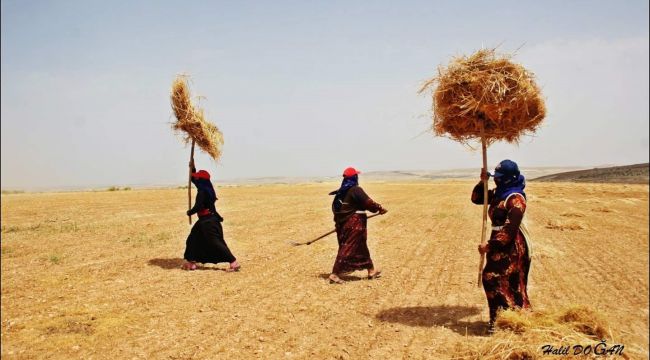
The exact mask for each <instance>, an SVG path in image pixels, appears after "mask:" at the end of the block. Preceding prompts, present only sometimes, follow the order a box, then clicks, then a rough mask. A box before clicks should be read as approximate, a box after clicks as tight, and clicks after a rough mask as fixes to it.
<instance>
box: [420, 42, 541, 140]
mask: <svg viewBox="0 0 650 360" xmlns="http://www.w3.org/2000/svg"><path fill="white" fill-rule="evenodd" d="M510 59H511V56H509V55H497V54H496V52H495V49H483V50H479V51H477V52H476V53H474V54H473V55H471V56H468V57H466V56H461V57H457V58H454V59H452V61H451V63H450V64H449V65H448V66H447V68H443V67H439V68H438V76H436V77H434V78H433V79H431V80H429V81H427V82H426V83H425V84H424V85H423V86H422V88H421V89H420V93H422V92H424V91H427V90H429V91H431V93H432V97H433V129H434V131H435V133H436V135H439V136H448V137H450V138H451V139H453V140H456V141H460V142H462V143H465V144H466V143H468V142H469V141H470V140H472V139H480V138H481V137H482V135H484V137H485V139H486V141H487V142H488V144H490V143H492V142H495V141H498V140H505V141H508V142H511V143H517V142H518V141H519V138H520V137H521V135H524V134H533V133H535V131H536V130H537V128H538V127H539V125H540V123H541V121H542V120H543V119H544V117H545V115H546V107H545V105H544V100H543V99H542V96H541V91H540V89H539V87H538V86H537V84H536V83H535V81H534V75H533V74H532V73H530V72H529V71H527V70H526V69H525V68H524V67H522V66H521V65H519V64H515V63H513V62H511V61H510Z"/></svg>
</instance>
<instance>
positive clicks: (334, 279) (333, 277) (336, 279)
mask: <svg viewBox="0 0 650 360" xmlns="http://www.w3.org/2000/svg"><path fill="white" fill-rule="evenodd" d="M328 279H329V281H330V284H339V285H340V284H345V281H343V280H342V279H341V278H340V277H338V276H336V275H333V274H332V275H330V277H329V278H328Z"/></svg>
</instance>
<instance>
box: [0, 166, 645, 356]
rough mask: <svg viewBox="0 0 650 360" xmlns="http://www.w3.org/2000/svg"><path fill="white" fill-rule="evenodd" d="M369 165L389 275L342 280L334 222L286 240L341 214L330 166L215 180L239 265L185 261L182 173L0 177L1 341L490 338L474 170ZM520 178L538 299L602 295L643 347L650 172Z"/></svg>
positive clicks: (301, 348) (47, 352)
mask: <svg viewBox="0 0 650 360" xmlns="http://www.w3.org/2000/svg"><path fill="white" fill-rule="evenodd" d="M361 182H362V184H361V185H362V186H363V187H364V189H366V191H367V192H368V193H369V194H370V196H371V197H373V198H374V199H375V200H376V201H378V202H380V203H382V204H383V205H384V206H385V207H386V208H387V209H389V212H388V214H386V215H385V216H382V217H377V218H374V219H371V220H369V246H370V250H371V254H372V255H373V259H374V261H375V263H376V264H377V265H378V266H379V267H381V268H382V269H383V270H384V277H383V278H381V279H378V280H372V281H369V280H365V279H362V275H363V274H362V273H355V274H353V275H352V276H351V277H350V278H349V280H350V281H348V282H347V283H346V284H344V285H330V284H328V282H327V281H326V280H325V277H326V276H327V274H328V272H329V271H330V270H331V266H332V264H333V261H334V258H335V254H336V240H335V237H333V236H331V237H328V238H325V239H323V240H321V241H319V242H316V243H314V244H313V245H310V246H299V247H292V246H290V245H289V242H290V241H306V240H309V239H310V238H313V237H316V236H318V235H320V234H321V233H324V232H326V231H328V230H330V229H331V228H332V225H333V224H332V220H331V214H330V211H329V205H330V201H331V197H329V196H328V195H327V192H328V191H331V190H333V189H335V188H336V187H337V185H338V184H334V183H327V184H300V185H264V186H239V187H235V186H233V187H224V188H219V189H218V190H217V191H218V193H219V197H220V200H219V201H218V202H217V208H218V209H219V210H220V212H221V213H222V215H223V216H224V218H225V222H224V230H225V235H226V241H227V242H228V244H229V246H230V247H231V249H232V250H233V253H234V254H235V256H237V257H238V258H239V260H240V261H241V263H242V271H241V272H239V273H227V272H225V271H223V269H224V268H225V264H219V265H217V266H214V265H208V266H205V267H204V268H202V269H200V270H197V271H193V272H185V271H182V270H180V265H181V261H182V260H181V257H182V254H183V249H184V244H185V237H186V236H187V234H188V232H189V225H188V223H187V217H186V216H185V215H184V212H185V209H186V205H187V195H186V190H182V189H170V190H132V191H114V192H78V193H42V194H11V195H2V353H1V355H2V358H3V359H5V358H6V359H38V358H48V359H50V358H53V359H75V358H79V359H81V358H82V359H132V358H133V359H217V358H219V359H225V358H227V357H230V356H234V357H237V358H261V359H304V358H318V359H321V358H322V359H329V358H335V359H366V358H373V359H388V358H390V359H411V358H413V359H450V358H461V357H463V356H469V355H467V354H469V353H470V351H469V349H472V348H477V347H481V346H483V347H485V346H488V347H489V346H491V342H493V341H495V340H494V338H493V337H487V336H485V334H484V327H485V324H486V320H487V316H488V314H487V305H486V301H485V299H484V294H483V291H482V289H479V288H477V287H476V276H477V267H478V260H479V257H478V252H477V250H476V245H477V243H478V238H479V235H480V230H481V222H480V219H481V211H482V210H481V207H480V206H474V205H472V204H471V203H470V201H469V196H470V191H471V188H472V186H473V184H474V182H470V181H436V182H429V183H381V182H375V183H364V182H363V178H362V179H361ZM527 192H528V194H529V205H528V206H529V208H528V211H527V213H526V218H527V219H528V223H529V225H530V229H531V232H532V233H533V235H534V237H535V239H534V240H535V243H534V256H533V265H532V270H531V275H530V287H529V294H530V297H531V301H532V304H533V306H534V308H535V309H537V310H544V311H546V310H548V311H551V310H554V309H558V308H562V307H566V306H570V305H585V306H588V307H590V308H592V309H595V310H597V311H598V312H600V313H601V314H602V315H603V316H604V317H605V318H606V320H607V322H608V324H609V333H610V336H611V338H608V339H607V342H608V343H609V344H614V343H616V344H623V345H624V346H625V354H626V355H627V358H630V359H640V358H641V359H643V358H647V357H648V327H649V325H648V305H649V304H648V186H647V185H622V184H617V185H606V184H569V183H535V182H533V183H530V184H529V186H528V188H527ZM357 275H358V277H357ZM508 336H517V335H515V334H512V335H508ZM500 338H503V334H501V337H500ZM530 345H531V346H532V348H533V349H539V348H540V347H541V346H542V345H544V344H535V343H534V344H530ZM553 345H557V346H560V345H570V344H566V343H564V344H563V343H562V341H561V339H560V340H557V341H556V342H554V343H553ZM537 355H539V356H538V357H540V358H541V357H542V356H541V350H540V351H538V354H537ZM500 356H501V357H503V356H505V355H504V354H501V355H495V356H494V357H495V358H499V357H500ZM470 357H471V356H470ZM549 358H554V359H557V358H559V357H558V356H552V357H549ZM582 358H585V357H582Z"/></svg>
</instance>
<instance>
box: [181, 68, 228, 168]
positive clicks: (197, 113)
mask: <svg viewBox="0 0 650 360" xmlns="http://www.w3.org/2000/svg"><path fill="white" fill-rule="evenodd" d="M187 82H188V77H187V76H186V75H178V76H177V77H176V79H175V80H174V83H173V84H172V93H171V103H172V109H173V110H174V115H176V122H175V123H174V124H173V125H172V128H173V129H174V130H175V131H182V132H184V133H185V137H184V140H185V142H186V143H189V142H190V141H191V140H194V141H195V142H196V144H197V145H199V147H200V148H201V149H203V151H205V152H206V153H208V154H209V155H210V156H211V157H212V158H213V159H214V160H218V159H219V158H220V157H221V147H222V146H223V135H222V134H221V131H219V129H218V128H217V127H216V126H215V125H214V124H212V123H210V122H208V121H207V120H206V119H205V115H204V114H203V110H202V109H200V108H197V107H195V106H194V105H192V102H191V100H190V90H189V86H188V83H187Z"/></svg>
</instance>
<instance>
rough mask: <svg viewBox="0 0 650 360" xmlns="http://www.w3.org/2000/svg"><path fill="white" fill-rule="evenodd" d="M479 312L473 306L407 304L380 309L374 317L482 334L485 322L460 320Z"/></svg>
mask: <svg viewBox="0 0 650 360" xmlns="http://www.w3.org/2000/svg"><path fill="white" fill-rule="evenodd" d="M480 312H481V309H479V308H478V307H473V306H446V305H441V306H409V307H396V308H390V309H386V310H382V311H381V312H379V313H378V314H377V315H376V318H377V319H378V320H380V321H385V322H391V323H399V324H404V325H408V326H422V327H433V326H444V327H446V328H448V329H451V330H453V331H455V332H456V333H458V334H461V335H465V334H467V335H473V336H484V335H486V329H487V322H485V321H466V320H462V319H464V318H466V317H469V316H474V315H478V314H479V313H480Z"/></svg>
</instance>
